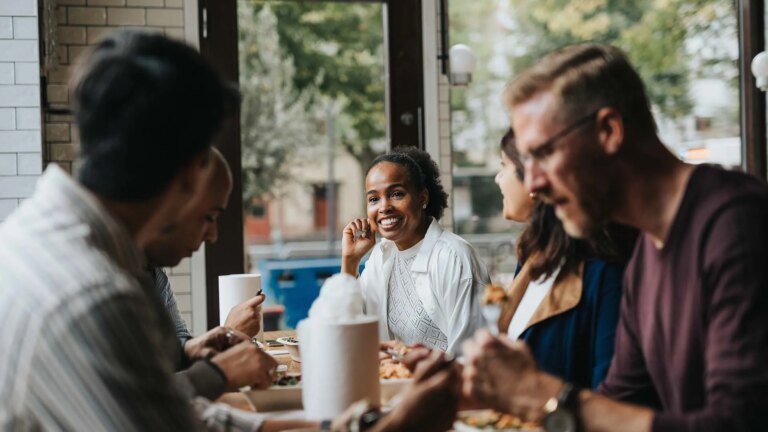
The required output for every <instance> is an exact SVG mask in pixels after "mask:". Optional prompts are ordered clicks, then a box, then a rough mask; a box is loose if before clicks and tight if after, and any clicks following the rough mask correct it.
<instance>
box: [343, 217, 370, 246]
mask: <svg viewBox="0 0 768 432" xmlns="http://www.w3.org/2000/svg"><path fill="white" fill-rule="evenodd" d="M374 226H375V225H372V222H371V221H370V220H369V219H354V220H353V221H352V222H350V223H349V224H347V226H346V227H344V231H343V235H344V237H348V238H350V239H352V240H353V241H356V240H357V239H358V238H366V239H367V238H373V237H372V236H373V232H374V231H376V229H375V228H374Z"/></svg>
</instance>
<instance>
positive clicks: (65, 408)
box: [28, 286, 196, 430]
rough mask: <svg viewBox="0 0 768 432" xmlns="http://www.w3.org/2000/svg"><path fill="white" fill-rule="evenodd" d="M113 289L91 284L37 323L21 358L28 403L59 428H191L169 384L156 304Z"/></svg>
mask: <svg viewBox="0 0 768 432" xmlns="http://www.w3.org/2000/svg"><path fill="white" fill-rule="evenodd" d="M117 289H119V288H114V287H106V288H105V287H104V286H94V287H91V288H90V290H89V292H88V294H89V296H90V297H89V299H86V300H83V299H79V298H77V299H73V300H72V301H70V302H68V303H64V304H62V305H60V306H59V307H58V310H57V311H56V312H54V313H52V314H50V315H49V316H48V317H47V318H46V319H45V320H44V321H43V325H44V326H45V330H44V331H43V332H41V337H40V339H39V340H38V341H37V343H36V346H35V349H34V351H33V353H32V356H31V358H30V362H29V372H28V373H30V380H29V394H30V395H31V397H33V398H35V400H33V401H32V403H33V404H35V405H37V406H40V407H44V408H42V409H44V411H45V413H46V415H49V416H51V417H53V418H56V419H57V422H58V425H59V426H60V427H61V428H62V429H67V430H194V429H196V426H195V420H194V417H193V413H192V410H191V409H190V405H189V403H188V401H187V400H185V399H184V398H183V397H182V396H181V395H180V394H179V393H178V392H177V391H176V389H175V388H174V386H173V385H172V379H171V376H172V372H173V370H172V366H173V365H172V364H171V362H170V361H169V360H168V357H167V356H166V354H164V351H163V343H162V337H161V336H160V335H159V332H158V328H159V327H158V326H157V316H156V315H155V314H154V313H153V312H152V311H155V310H156V309H155V308H153V307H150V306H149V305H148V304H147V301H146V298H145V297H144V296H143V295H141V294H140V293H138V292H135V293H134V292H123V293H119V294H115V291H116V290H117ZM125 291H127V290H125ZM90 299H96V300H90Z"/></svg>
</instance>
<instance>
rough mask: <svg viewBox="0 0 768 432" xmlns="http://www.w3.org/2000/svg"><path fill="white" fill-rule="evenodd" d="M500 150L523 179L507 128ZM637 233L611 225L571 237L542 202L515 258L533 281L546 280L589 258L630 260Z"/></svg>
mask: <svg viewBox="0 0 768 432" xmlns="http://www.w3.org/2000/svg"><path fill="white" fill-rule="evenodd" d="M500 147H501V151H503V152H504V154H505V155H507V157H508V158H509V159H510V161H512V164H514V165H515V169H516V170H518V175H519V178H520V180H521V181H522V180H523V173H524V172H525V171H524V170H523V163H522V160H520V152H518V151H517V147H516V146H515V133H514V131H513V130H512V129H509V130H508V131H507V133H505V134H504V137H503V138H502V139H501V144H500ZM637 235H638V231H637V230H636V229H634V228H630V227H627V226H624V225H619V224H615V223H610V224H608V225H606V226H604V227H602V228H601V229H599V230H597V231H596V232H595V233H593V235H592V236H591V237H590V238H589V239H586V240H579V239H575V238H573V237H570V236H569V235H568V234H567V233H566V232H565V228H564V227H563V223H562V222H561V221H560V219H558V218H557V215H555V209H554V207H552V206H551V205H549V204H546V203H544V202H541V201H539V202H536V203H535V204H534V206H533V210H532V211H531V218H530V220H529V221H528V225H526V227H525V229H524V230H523V232H522V233H521V234H520V237H518V239H517V257H518V259H519V260H520V262H527V261H529V260H530V259H531V258H532V257H533V256H534V255H535V256H536V260H535V261H531V262H530V264H529V265H530V275H531V277H532V278H533V279H534V280H535V279H539V278H540V277H542V276H544V277H549V276H550V275H552V274H553V273H554V272H555V270H557V269H558V268H561V273H562V274H568V273H575V272H577V271H578V270H579V264H580V263H581V262H582V261H584V260H586V259H588V258H599V259H602V260H605V261H608V262H618V263H623V262H626V261H628V260H629V257H630V255H631V253H632V249H633V247H634V244H635V240H636V239H637Z"/></svg>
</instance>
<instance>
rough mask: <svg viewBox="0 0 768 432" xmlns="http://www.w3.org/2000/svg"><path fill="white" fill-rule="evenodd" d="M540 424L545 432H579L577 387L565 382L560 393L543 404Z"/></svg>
mask: <svg viewBox="0 0 768 432" xmlns="http://www.w3.org/2000/svg"><path fill="white" fill-rule="evenodd" d="M542 426H544V430H545V431H547V432H580V431H581V430H582V428H581V422H580V421H579V389H578V388H576V387H575V386H574V385H573V384H571V383H568V382H567V383H565V385H563V389H562V390H560V394H558V395H557V397H556V398H554V397H553V398H551V399H549V400H548V401H547V403H546V404H545V405H544V419H543V420H542Z"/></svg>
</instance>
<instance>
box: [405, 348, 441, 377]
mask: <svg viewBox="0 0 768 432" xmlns="http://www.w3.org/2000/svg"><path fill="white" fill-rule="evenodd" d="M445 364H446V362H445V353H443V352H442V351H439V350H434V351H432V353H430V355H429V356H427V358H425V359H423V360H422V361H420V362H419V363H418V365H416V371H415V372H414V374H413V380H414V382H421V381H425V380H426V379H428V378H429V377H431V376H432V375H434V374H435V373H437V372H438V371H439V370H441V369H443V368H444V366H445Z"/></svg>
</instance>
